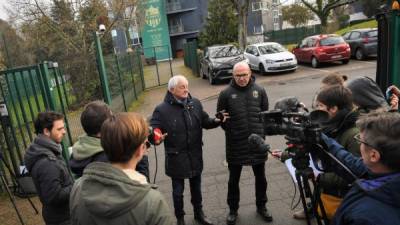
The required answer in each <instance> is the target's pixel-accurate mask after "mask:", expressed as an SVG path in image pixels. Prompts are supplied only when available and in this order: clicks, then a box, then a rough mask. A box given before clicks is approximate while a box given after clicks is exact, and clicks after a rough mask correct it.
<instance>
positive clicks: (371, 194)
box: [323, 136, 400, 225]
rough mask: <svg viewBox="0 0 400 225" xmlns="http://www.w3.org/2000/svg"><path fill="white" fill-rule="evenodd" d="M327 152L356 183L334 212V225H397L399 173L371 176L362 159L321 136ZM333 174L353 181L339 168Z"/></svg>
mask: <svg viewBox="0 0 400 225" xmlns="http://www.w3.org/2000/svg"><path fill="white" fill-rule="evenodd" d="M323 139H324V141H325V143H326V144H327V146H328V149H329V151H330V152H331V153H332V154H333V155H334V156H335V157H336V158H337V159H339V161H341V162H342V163H344V164H345V165H346V166H347V167H348V168H349V169H350V170H351V171H352V172H353V173H354V174H355V175H356V176H358V177H362V178H364V179H358V180H357V181H356V182H355V184H354V185H353V187H352V189H351V190H350V191H349V192H348V193H347V195H346V196H345V198H344V199H343V201H342V203H341V205H340V207H339V208H338V210H337V211H336V214H335V216H334V219H333V221H332V224H333V225H377V224H379V225H393V224H400V173H393V174H380V175H377V174H372V173H371V172H369V170H368V169H367V167H366V166H365V165H364V164H363V162H362V159H361V158H359V157H355V156H353V155H352V154H351V153H349V152H348V151H346V150H345V149H344V148H343V147H342V146H340V145H339V144H338V143H336V142H335V141H334V140H333V139H329V138H328V137H326V136H323ZM335 172H337V173H340V174H342V176H344V177H348V180H349V181H351V180H354V178H352V177H349V175H348V174H347V173H346V172H345V171H344V170H343V169H342V168H340V167H339V166H338V167H337V168H336V170H335Z"/></svg>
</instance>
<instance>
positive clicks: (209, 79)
mask: <svg viewBox="0 0 400 225" xmlns="http://www.w3.org/2000/svg"><path fill="white" fill-rule="evenodd" d="M208 82H210V84H211V85H214V84H215V79H214V78H213V77H212V73H211V72H210V71H208Z"/></svg>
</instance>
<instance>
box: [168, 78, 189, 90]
mask: <svg viewBox="0 0 400 225" xmlns="http://www.w3.org/2000/svg"><path fill="white" fill-rule="evenodd" d="M180 81H184V82H186V83H189V81H188V80H187V79H186V77H184V76H183V75H175V76H173V77H171V78H170V79H169V81H168V91H171V90H172V89H173V88H175V87H176V85H178V84H179V82H180Z"/></svg>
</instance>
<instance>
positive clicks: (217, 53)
mask: <svg viewBox="0 0 400 225" xmlns="http://www.w3.org/2000/svg"><path fill="white" fill-rule="evenodd" d="M240 54H242V52H241V51H240V50H239V49H238V48H236V47H235V46H223V47H218V48H212V49H210V57H211V58H222V57H232V56H238V55H240Z"/></svg>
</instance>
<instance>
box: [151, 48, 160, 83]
mask: <svg viewBox="0 0 400 225" xmlns="http://www.w3.org/2000/svg"><path fill="white" fill-rule="evenodd" d="M153 53H154V60H155V61H156V70H157V79H158V86H160V85H161V82H160V73H159V72H158V63H157V53H156V47H153Z"/></svg>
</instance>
